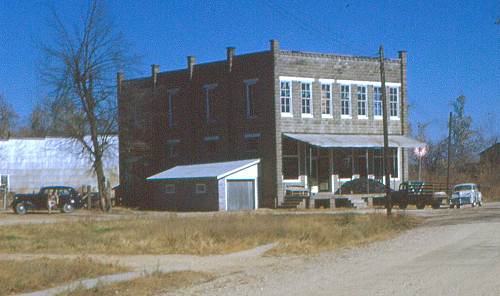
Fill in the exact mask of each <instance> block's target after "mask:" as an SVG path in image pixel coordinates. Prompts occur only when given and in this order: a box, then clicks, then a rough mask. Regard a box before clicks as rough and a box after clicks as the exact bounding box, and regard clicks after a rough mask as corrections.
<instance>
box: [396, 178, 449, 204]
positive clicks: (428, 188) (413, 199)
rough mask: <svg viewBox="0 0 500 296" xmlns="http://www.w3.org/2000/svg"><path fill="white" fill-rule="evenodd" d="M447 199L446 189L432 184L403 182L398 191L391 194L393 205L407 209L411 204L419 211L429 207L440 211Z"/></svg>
mask: <svg viewBox="0 0 500 296" xmlns="http://www.w3.org/2000/svg"><path fill="white" fill-rule="evenodd" d="M447 198H448V195H447V194H446V190H445V189H444V188H442V187H440V186H438V185H435V184H433V183H430V182H420V181H408V182H403V183H401V184H400V185H399V190H398V191H394V192H391V202H392V205H393V206H394V205H398V206H399V208H400V209H406V207H407V206H408V205H409V204H410V205H415V206H416V207H417V209H423V208H425V206H427V205H430V206H431V207H432V208H433V209H439V208H440V207H441V204H442V202H443V200H447Z"/></svg>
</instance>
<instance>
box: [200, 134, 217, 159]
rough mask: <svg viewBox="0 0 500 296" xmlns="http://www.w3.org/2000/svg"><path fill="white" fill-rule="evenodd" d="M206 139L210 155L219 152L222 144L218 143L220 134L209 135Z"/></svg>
mask: <svg viewBox="0 0 500 296" xmlns="http://www.w3.org/2000/svg"><path fill="white" fill-rule="evenodd" d="M203 140H204V141H205V147H206V151H207V153H208V154H209V155H214V154H217V153H218V152H219V148H220V146H221V145H220V144H219V143H218V142H219V140H220V137H219V136H207V137H205V138H204V139H203Z"/></svg>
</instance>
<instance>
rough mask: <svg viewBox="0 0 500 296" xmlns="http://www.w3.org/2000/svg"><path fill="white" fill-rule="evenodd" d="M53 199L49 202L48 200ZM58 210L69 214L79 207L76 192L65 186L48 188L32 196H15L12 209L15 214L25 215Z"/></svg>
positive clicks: (79, 200)
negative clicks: (28, 212) (34, 211)
mask: <svg viewBox="0 0 500 296" xmlns="http://www.w3.org/2000/svg"><path fill="white" fill-rule="evenodd" d="M52 197H55V199H54V200H51V201H50V202H49V198H52ZM49 205H50V206H51V210H60V211H61V212H63V213H71V212H73V211H74V209H75V208H79V207H81V198H80V195H79V194H78V192H77V191H76V190H75V189H74V188H72V187H67V186H48V187H42V188H40V191H39V192H37V193H32V194H16V195H14V201H13V202H12V208H13V209H14V211H15V212H16V213H17V214H21V215H23V214H26V213H27V211H28V210H30V211H31V210H48V209H49V208H48V207H49Z"/></svg>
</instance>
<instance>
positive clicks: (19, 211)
mask: <svg viewBox="0 0 500 296" xmlns="http://www.w3.org/2000/svg"><path fill="white" fill-rule="evenodd" d="M15 211H16V214H19V215H24V214H26V212H28V209H27V208H26V206H25V205H24V204H23V203H18V204H17V205H16V208H15Z"/></svg>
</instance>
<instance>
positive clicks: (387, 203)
mask: <svg viewBox="0 0 500 296" xmlns="http://www.w3.org/2000/svg"><path fill="white" fill-rule="evenodd" d="M379 53H380V82H381V84H382V87H381V88H382V119H383V120H382V121H383V125H384V176H385V208H386V209H387V216H388V217H390V216H391V211H392V201H391V179H390V176H389V132H388V129H387V93H386V90H385V69H384V46H383V45H380V50H379Z"/></svg>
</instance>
